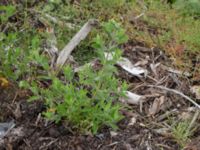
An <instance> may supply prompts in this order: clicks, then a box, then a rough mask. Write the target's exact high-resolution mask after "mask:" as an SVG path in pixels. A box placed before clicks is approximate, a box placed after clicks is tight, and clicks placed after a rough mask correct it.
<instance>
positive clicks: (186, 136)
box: [172, 120, 193, 148]
mask: <svg viewBox="0 0 200 150" xmlns="http://www.w3.org/2000/svg"><path fill="white" fill-rule="evenodd" d="M189 125H190V122H189V121H188V120H184V121H180V122H178V123H176V124H175V125H174V126H173V127H172V135H173V137H174V139H175V141H176V142H177V143H178V144H179V145H180V146H181V148H184V147H185V146H186V144H187V143H188V142H189V140H190V137H191V136H192V134H193V131H192V130H191V129H189Z"/></svg>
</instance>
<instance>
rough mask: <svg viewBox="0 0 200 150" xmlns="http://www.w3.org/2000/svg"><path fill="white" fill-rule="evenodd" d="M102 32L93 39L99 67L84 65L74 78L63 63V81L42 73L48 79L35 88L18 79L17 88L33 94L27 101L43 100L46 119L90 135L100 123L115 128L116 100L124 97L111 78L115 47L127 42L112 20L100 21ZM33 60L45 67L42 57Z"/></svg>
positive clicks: (118, 116) (116, 54)
mask: <svg viewBox="0 0 200 150" xmlns="http://www.w3.org/2000/svg"><path fill="white" fill-rule="evenodd" d="M103 31H105V34H104V35H103V36H102V35H97V37H96V38H95V39H94V42H93V47H94V48H95V49H96V52H97V54H98V56H99V57H98V58H99V62H100V64H101V65H100V68H97V69H94V68H93V66H91V65H88V66H86V67H84V68H83V69H82V70H81V71H80V72H79V73H78V77H79V78H78V79H77V78H75V75H74V72H73V70H72V68H71V67H70V66H66V67H64V69H63V74H64V75H63V77H64V80H60V79H59V78H58V77H56V76H54V75H53V74H49V75H46V76H42V79H43V80H44V79H48V80H51V82H52V83H51V84H50V86H49V87H48V88H44V87H39V86H38V84H37V82H35V81H32V82H31V83H30V84H29V83H27V82H21V84H20V85H21V87H25V88H29V89H30V90H31V91H32V93H33V96H32V97H30V99H29V100H38V99H41V100H44V103H45V105H46V107H47V110H46V111H45V112H44V113H43V114H44V116H45V117H46V118H47V119H49V120H52V121H55V122H57V123H58V122H60V121H62V120H66V121H67V122H68V123H69V124H71V125H72V128H75V129H78V130H80V131H81V132H92V133H94V134H95V133H96V132H97V131H98V130H99V129H100V128H101V127H103V126H109V127H112V128H114V129H116V128H117V126H116V123H117V122H118V121H119V120H121V119H122V118H123V117H122V115H121V114H120V112H119V110H120V108H121V106H120V105H119V103H118V101H117V100H118V99H119V97H121V96H124V94H125V93H124V91H125V89H126V84H125V83H122V82H120V81H119V80H118V79H117V78H116V77H115V75H114V73H115V72H116V68H115V67H114V64H115V63H116V62H117V61H118V60H119V59H120V56H121V50H120V49H119V48H118V47H119V45H120V44H122V43H124V42H126V41H127V37H126V35H125V31H124V30H123V29H122V28H121V27H120V26H119V24H118V23H116V22H115V21H114V20H111V21H109V22H108V23H104V24H103ZM103 37H104V38H105V39H106V40H105V39H104V38H103ZM105 52H108V53H112V55H113V56H112V58H111V59H108V58H107V57H106V56H105V54H104V53H105ZM37 57H39V56H38V55H37ZM36 60H40V61H39V62H40V64H44V65H43V66H44V67H43V68H44V69H47V70H48V67H45V66H46V63H44V62H45V61H44V62H43V60H44V59H36ZM41 60H42V61H41ZM121 84H122V86H121ZM119 87H121V88H119Z"/></svg>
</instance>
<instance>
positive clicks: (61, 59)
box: [56, 19, 98, 69]
mask: <svg viewBox="0 0 200 150" xmlns="http://www.w3.org/2000/svg"><path fill="white" fill-rule="evenodd" d="M97 23H98V22H97V21H96V20H93V19H91V20H89V21H88V22H87V23H85V24H84V26H83V27H82V28H81V29H80V31H79V32H78V33H77V34H76V35H75V36H74V37H73V38H72V39H71V41H70V42H69V43H68V44H67V45H66V46H65V47H64V49H63V50H62V51H61V52H60V53H59V56H58V59H57V61H56V66H57V67H58V68H59V69H60V68H62V66H63V65H64V64H65V62H66V60H67V59H68V57H69V55H70V54H71V52H72V51H73V49H74V48H75V47H76V46H77V45H78V44H79V43H80V42H81V41H82V40H83V39H85V38H86V36H87V35H88V33H89V32H90V31H91V30H92V28H93V27H94V26H95V25H97Z"/></svg>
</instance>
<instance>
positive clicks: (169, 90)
mask: <svg viewBox="0 0 200 150" xmlns="http://www.w3.org/2000/svg"><path fill="white" fill-rule="evenodd" d="M147 86H148V87H153V88H159V89H162V90H165V91H168V92H172V93H175V94H177V95H180V96H182V97H183V98H185V99H186V100H188V101H190V102H191V103H192V104H194V105H195V106H196V107H197V108H198V109H200V105H199V104H197V103H196V102H195V101H194V100H192V99H191V98H190V97H188V96H186V95H185V94H183V93H181V92H179V91H177V90H174V89H169V88H167V87H164V86H155V85H147Z"/></svg>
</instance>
